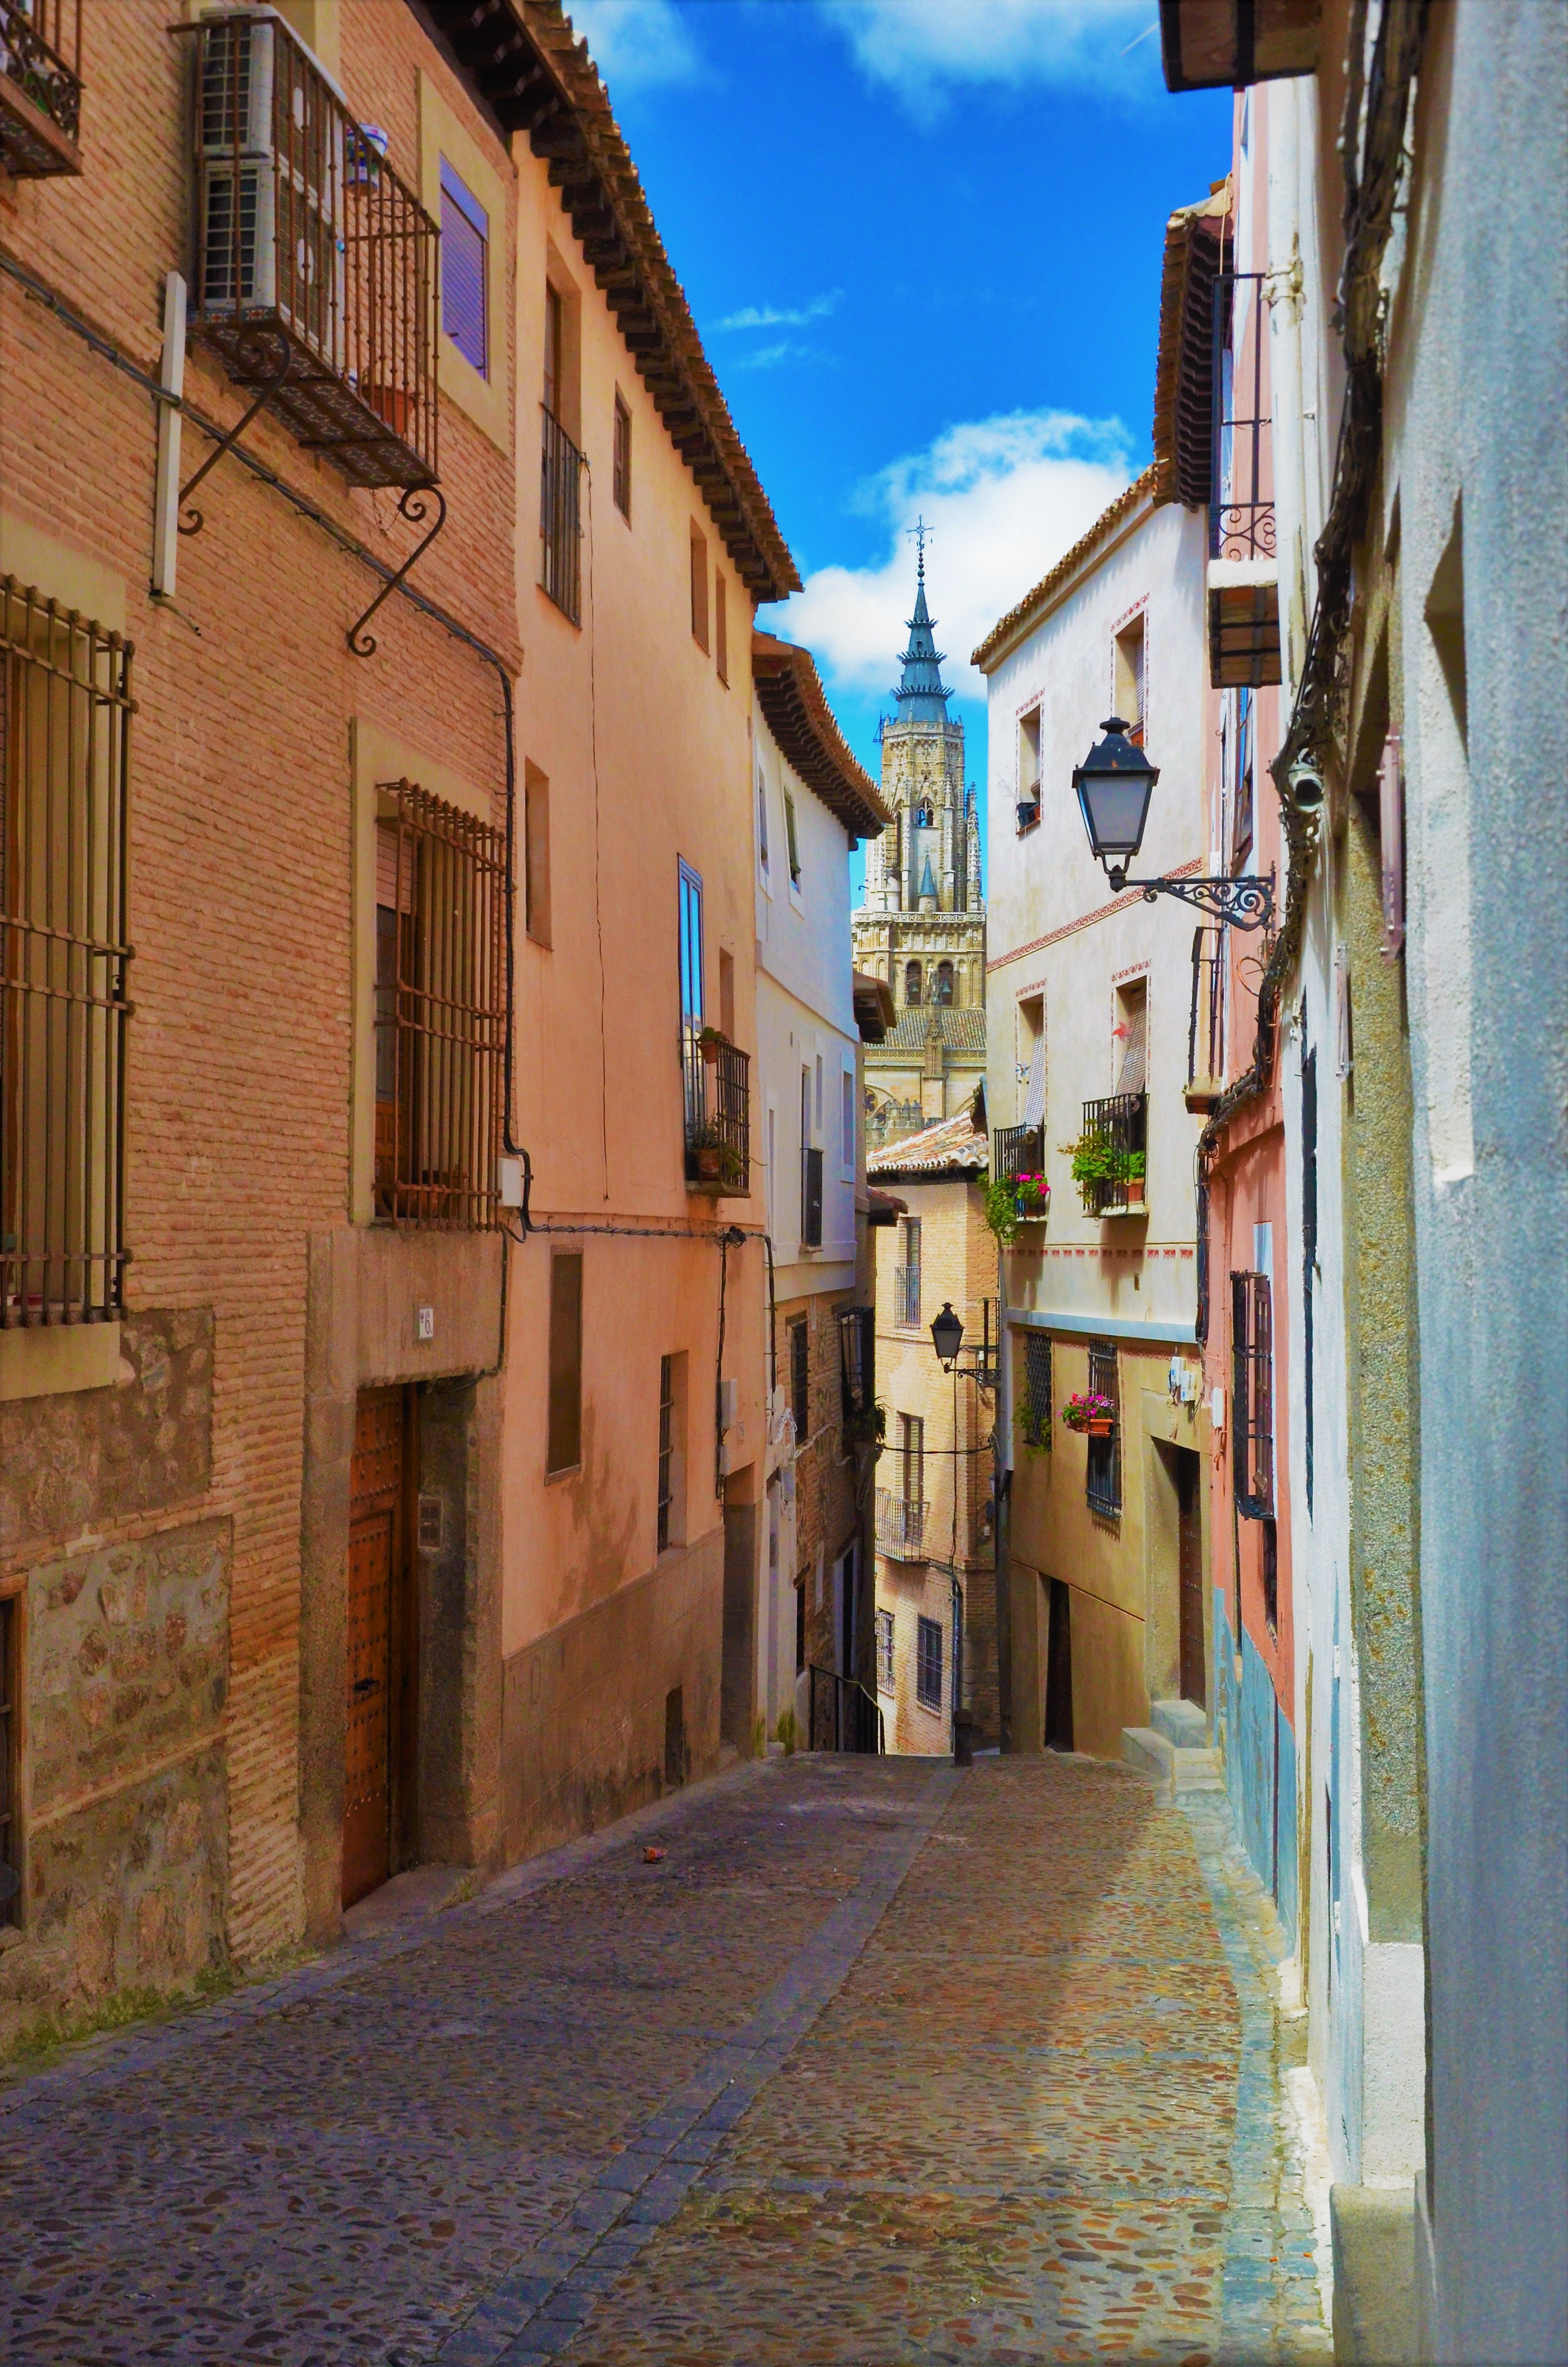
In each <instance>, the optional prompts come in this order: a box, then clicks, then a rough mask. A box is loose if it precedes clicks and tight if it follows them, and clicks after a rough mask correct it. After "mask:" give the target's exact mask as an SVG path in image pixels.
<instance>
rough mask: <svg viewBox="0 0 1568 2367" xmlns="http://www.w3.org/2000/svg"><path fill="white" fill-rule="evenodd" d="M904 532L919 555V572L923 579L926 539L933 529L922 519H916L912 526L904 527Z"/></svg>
mask: <svg viewBox="0 0 1568 2367" xmlns="http://www.w3.org/2000/svg"><path fill="white" fill-rule="evenodd" d="M904 531H905V533H906V534H907V535H908V536H910V537H911V538H912V539H913V541H914V544H915V548H916V550H917V551H918V553H919V573H920V575H921V576H922V577H923V576H924V574H925V572H926V537H927V535H929V534H932V533H934V532H935V528H934V527H929V526H928V525H927V524H926V522H925V520H924V518H923V517H918V518H917V519H916V520H915V523H914V525H913V526H908V527H905V529H904Z"/></svg>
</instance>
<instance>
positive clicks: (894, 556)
mask: <svg viewBox="0 0 1568 2367" xmlns="http://www.w3.org/2000/svg"><path fill="white" fill-rule="evenodd" d="M1131 475H1132V470H1131V467H1130V465H1129V459H1128V436H1127V432H1126V430H1125V428H1124V427H1123V426H1122V424H1121V422H1120V421H1119V420H1115V419H1079V418H1077V417H1075V416H1074V415H1073V414H1072V413H1067V412H1059V411H1021V412H1012V413H1007V414H1005V415H1004V416H1002V417H999V418H996V419H981V420H975V421H971V422H968V423H966V424H964V425H960V426H956V427H950V428H948V429H947V430H946V431H945V432H944V433H943V434H942V435H941V436H938V437H937V439H936V441H935V443H934V444H932V445H931V447H929V449H928V450H926V451H924V452H919V453H915V454H912V455H910V456H909V457H908V458H907V459H901V460H896V461H895V462H894V463H893V464H892V466H891V467H890V468H887V469H885V470H882V471H881V473H880V474H879V475H878V476H876V477H875V478H874V479H873V480H872V481H871V482H870V483H869V484H868V485H866V486H864V487H863V488H862V489H861V493H860V494H859V496H858V497H857V503H856V506H857V507H859V508H862V509H864V510H869V511H871V512H872V513H873V514H874V515H879V516H881V517H882V518H883V519H884V520H885V521H886V527H887V546H886V558H884V559H882V560H879V561H875V562H874V564H872V565H871V566H869V567H822V568H818V570H817V571H816V572H814V573H813V574H811V575H810V576H808V577H807V583H806V588H805V590H804V591H803V592H800V593H798V594H796V595H795V598H794V599H793V600H791V601H790V602H789V603H788V605H787V606H784V607H783V608H781V609H779V610H777V611H775V612H774V617H773V624H772V625H771V626H770V627H769V629H770V630H774V629H776V630H780V631H782V632H784V634H785V635H786V636H787V638H788V639H789V640H793V641H801V642H804V643H805V644H806V646H807V648H808V649H809V650H810V651H812V652H813V654H814V655H815V657H816V658H817V660H818V664H819V665H820V666H821V667H822V669H823V672H824V673H825V674H827V675H828V676H829V678H830V679H831V680H832V681H833V682H834V683H835V684H836V685H838V686H839V687H840V689H844V690H858V691H863V692H871V693H876V692H878V691H886V690H887V689H888V688H889V687H890V686H891V685H892V684H893V683H894V682H895V681H896V680H897V651H899V650H901V649H902V648H903V646H904V643H905V640H907V638H908V636H907V633H906V630H905V620H906V619H907V617H908V614H909V609H910V606H911V604H912V602H913V599H914V586H915V552H914V549H913V546H912V544H911V543H910V542H909V541H908V538H907V532H908V528H909V527H912V526H913V525H914V523H915V520H916V518H917V516H923V517H924V519H925V521H926V524H927V526H928V527H930V528H931V542H930V545H929V548H928V550H927V555H926V596H927V599H928V600H929V601H930V603H931V608H932V610H933V612H934V613H935V616H936V619H937V645H938V647H939V648H941V649H944V650H946V651H948V653H949V655H948V662H947V663H946V665H945V666H944V667H943V669H942V672H943V677H944V679H945V680H946V682H947V684H948V686H949V688H950V689H953V690H956V691H958V692H960V693H961V694H962V695H963V696H964V697H970V698H983V697H984V696H985V685H984V682H983V680H982V678H981V676H980V675H979V674H977V673H976V670H975V668H974V667H973V666H972V665H971V664H970V663H969V652H970V651H971V650H972V649H974V648H975V647H976V644H977V643H978V642H980V641H982V640H985V638H986V635H987V633H988V632H989V631H990V629H991V627H992V626H993V625H994V624H995V623H996V621H997V619H998V617H1001V616H1003V615H1005V614H1006V612H1007V610H1008V609H1009V608H1010V607H1011V606H1013V605H1014V604H1015V602H1017V601H1018V600H1021V598H1022V596H1023V595H1024V594H1025V593H1026V592H1027V591H1028V590H1029V588H1030V586H1031V584H1033V583H1038V582H1039V580H1040V578H1041V577H1042V576H1043V574H1044V573H1045V572H1046V571H1047V570H1048V569H1049V568H1051V567H1052V566H1053V565H1054V564H1055V561H1057V560H1058V559H1060V558H1061V556H1062V555H1063V553H1064V552H1065V551H1066V550H1069V549H1071V548H1072V546H1073V544H1074V543H1075V542H1077V540H1078V539H1079V538H1080V537H1082V536H1083V535H1084V534H1086V533H1087V532H1088V531H1089V527H1091V526H1092V525H1093V523H1094V521H1095V519H1096V518H1097V517H1098V516H1099V515H1100V512H1101V511H1102V510H1103V509H1105V508H1106V507H1107V506H1108V504H1110V503H1111V502H1112V501H1114V499H1115V498H1116V495H1117V494H1118V493H1121V491H1122V488H1123V486H1125V485H1126V484H1127V483H1128V481H1129V480H1130V478H1131Z"/></svg>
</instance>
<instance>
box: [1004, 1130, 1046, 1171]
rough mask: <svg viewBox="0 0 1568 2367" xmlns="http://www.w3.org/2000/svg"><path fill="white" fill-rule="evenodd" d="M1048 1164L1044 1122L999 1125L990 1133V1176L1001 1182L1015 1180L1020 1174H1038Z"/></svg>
mask: <svg viewBox="0 0 1568 2367" xmlns="http://www.w3.org/2000/svg"><path fill="white" fill-rule="evenodd" d="M1044 1164H1045V1129H1044V1127H1043V1126H998V1127H997V1129H996V1131H995V1133H994V1134H993V1135H992V1137H991V1176H992V1180H993V1181H994V1182H996V1183H1016V1182H1017V1181H1018V1178H1019V1177H1020V1176H1021V1175H1038V1174H1039V1173H1040V1172H1042V1170H1043V1166H1044Z"/></svg>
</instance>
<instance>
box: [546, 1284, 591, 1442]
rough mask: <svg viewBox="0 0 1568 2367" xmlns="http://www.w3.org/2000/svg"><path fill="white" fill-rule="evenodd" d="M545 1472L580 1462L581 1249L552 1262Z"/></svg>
mask: <svg viewBox="0 0 1568 2367" xmlns="http://www.w3.org/2000/svg"><path fill="white" fill-rule="evenodd" d="M545 1455H546V1461H545V1469H546V1472H547V1474H549V1473H553V1472H557V1471H573V1470H575V1469H576V1467H577V1466H578V1465H579V1464H580V1463H581V1460H582V1251H581V1250H558V1251H556V1253H555V1255H554V1257H553V1258H552V1259H551V1260H550V1372H549V1424H548V1436H547V1444H546V1449H545Z"/></svg>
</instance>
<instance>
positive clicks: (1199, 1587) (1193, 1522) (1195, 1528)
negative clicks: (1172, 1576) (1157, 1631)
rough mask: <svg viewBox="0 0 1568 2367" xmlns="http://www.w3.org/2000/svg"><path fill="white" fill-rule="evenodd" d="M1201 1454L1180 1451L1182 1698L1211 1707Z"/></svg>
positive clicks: (1178, 1521) (1178, 1527)
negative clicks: (1206, 1661) (1207, 1674)
mask: <svg viewBox="0 0 1568 2367" xmlns="http://www.w3.org/2000/svg"><path fill="white" fill-rule="evenodd" d="M1198 1485H1199V1467H1198V1457H1197V1455H1195V1454H1194V1453H1193V1451H1192V1449H1191V1448H1190V1447H1187V1446H1179V1447H1178V1448H1177V1450H1176V1495H1177V1506H1178V1512H1177V1540H1178V1544H1177V1555H1178V1560H1177V1571H1178V1591H1179V1617H1180V1622H1181V1698H1182V1700H1183V1701H1190V1702H1194V1703H1196V1704H1197V1706H1198V1707H1199V1708H1200V1709H1203V1708H1205V1707H1206V1706H1207V1682H1206V1677H1205V1672H1204V1654H1203V1537H1202V1529H1201V1521H1200V1516H1199V1509H1198Z"/></svg>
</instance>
